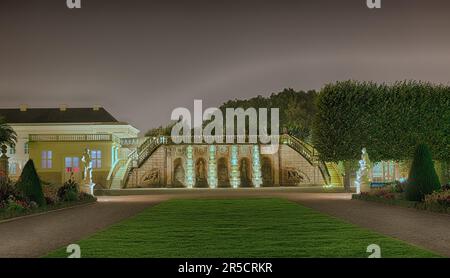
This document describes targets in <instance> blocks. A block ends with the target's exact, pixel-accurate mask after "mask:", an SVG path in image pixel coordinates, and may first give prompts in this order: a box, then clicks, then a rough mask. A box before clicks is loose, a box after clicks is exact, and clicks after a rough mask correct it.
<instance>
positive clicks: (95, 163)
mask: <svg viewBox="0 0 450 278" xmlns="http://www.w3.org/2000/svg"><path fill="white" fill-rule="evenodd" d="M91 158H92V168H94V169H98V168H102V151H100V150H93V151H91Z"/></svg>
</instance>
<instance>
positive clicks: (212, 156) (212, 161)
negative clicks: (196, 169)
mask: <svg viewBox="0 0 450 278" xmlns="http://www.w3.org/2000/svg"><path fill="white" fill-rule="evenodd" d="M208 184H209V187H210V188H217V163H216V146H214V145H211V146H209V162H208Z"/></svg>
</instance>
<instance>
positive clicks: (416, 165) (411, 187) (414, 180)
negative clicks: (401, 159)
mask: <svg viewBox="0 0 450 278" xmlns="http://www.w3.org/2000/svg"><path fill="white" fill-rule="evenodd" d="M440 187H441V185H440V183H439V177H438V175H437V174H436V170H435V169H434V162H433V159H432V158H431V153H430V150H429V149H428V146H427V145H424V144H420V145H419V146H417V148H416V152H415V154H414V160H413V163H412V165H411V170H410V172H409V178H408V185H407V187H406V191H405V194H406V199H407V200H409V201H423V199H424V197H425V195H427V194H430V193H432V192H433V191H436V190H439V189H440Z"/></svg>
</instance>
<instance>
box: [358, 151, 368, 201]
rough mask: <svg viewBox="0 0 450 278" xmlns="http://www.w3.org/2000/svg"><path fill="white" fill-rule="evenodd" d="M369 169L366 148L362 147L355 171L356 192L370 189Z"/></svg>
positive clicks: (359, 192)
mask: <svg viewBox="0 0 450 278" xmlns="http://www.w3.org/2000/svg"><path fill="white" fill-rule="evenodd" d="M370 169H371V163H370V159H369V154H368V153H367V149H366V148H363V149H362V154H361V160H360V161H359V169H358V172H356V181H355V186H356V194H361V192H368V191H370V182H371V180H370Z"/></svg>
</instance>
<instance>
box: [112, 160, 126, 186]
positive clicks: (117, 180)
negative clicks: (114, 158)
mask: <svg viewBox="0 0 450 278" xmlns="http://www.w3.org/2000/svg"><path fill="white" fill-rule="evenodd" d="M126 170H127V168H126V167H125V165H123V166H121V167H119V169H118V170H117V172H116V174H115V175H114V177H113V178H112V180H111V187H110V189H122V181H123V180H124V178H125V172H126Z"/></svg>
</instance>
